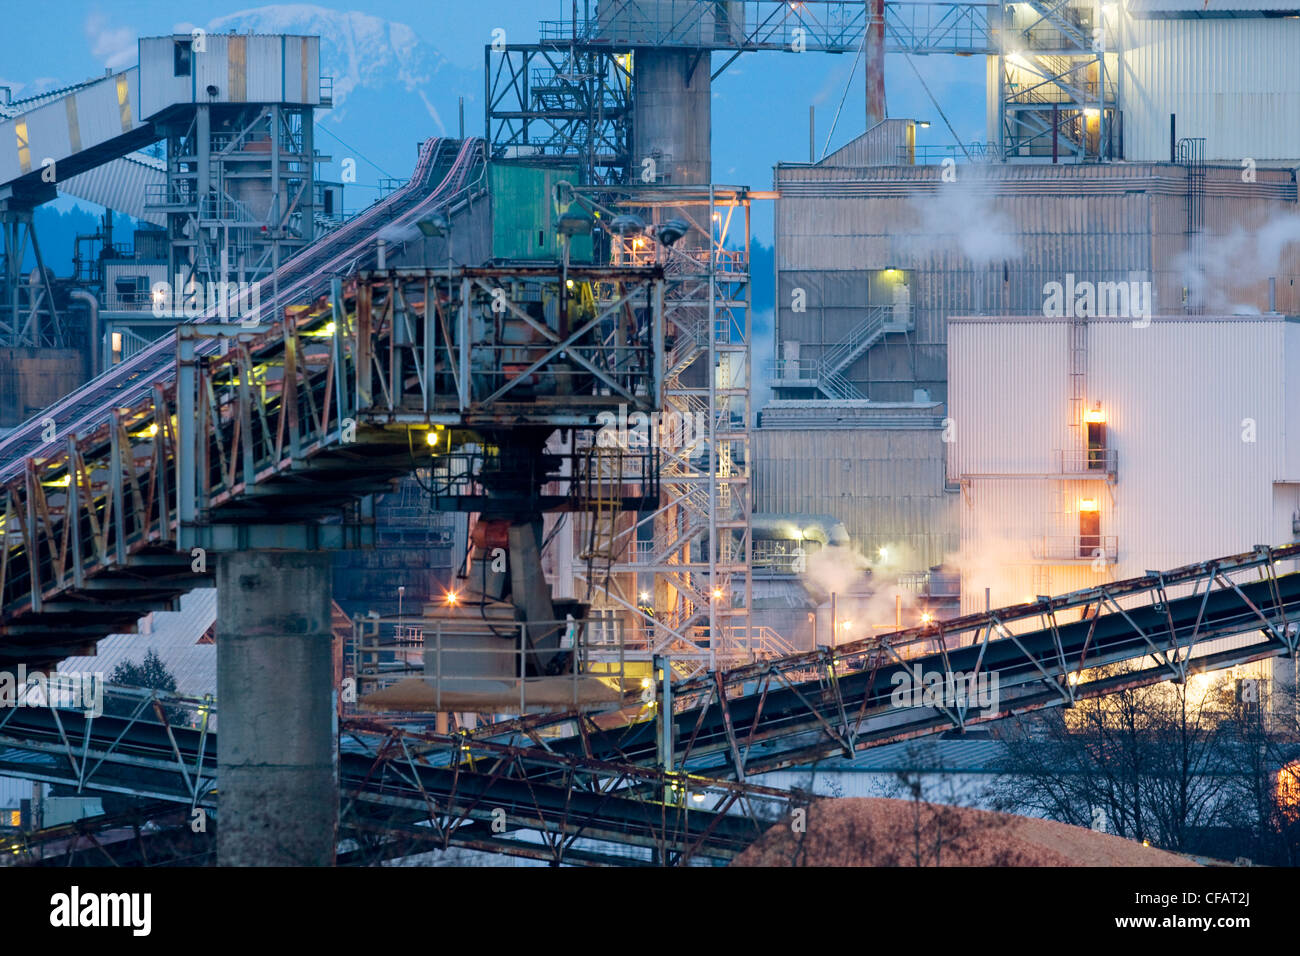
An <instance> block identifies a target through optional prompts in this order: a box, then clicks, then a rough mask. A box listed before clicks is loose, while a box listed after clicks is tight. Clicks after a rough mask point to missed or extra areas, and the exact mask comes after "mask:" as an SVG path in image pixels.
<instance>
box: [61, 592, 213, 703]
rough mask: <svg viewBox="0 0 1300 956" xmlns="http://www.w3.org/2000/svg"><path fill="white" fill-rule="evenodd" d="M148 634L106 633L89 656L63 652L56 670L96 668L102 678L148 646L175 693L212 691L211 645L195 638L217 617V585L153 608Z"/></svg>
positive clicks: (141, 655)
mask: <svg viewBox="0 0 1300 956" xmlns="http://www.w3.org/2000/svg"><path fill="white" fill-rule="evenodd" d="M151 617H152V620H151V622H150V623H149V624H148V625H147V627H148V629H149V633H144V629H143V628H142V629H141V633H139V634H110V635H109V636H108V637H106V638H104V639H103V640H101V641H100V642H99V644H98V645H97V647H96V650H97V652H98V653H97V654H96V655H95V656H94V657H69V658H68V659H67V660H65V661H63V663H61V664H59V670H60V671H69V672H71V671H82V672H86V671H89V672H94V673H102V674H104V675H105V677H107V675H109V674H111V673H112V671H113V668H115V667H116V666H117V665H118V664H121V663H124V662H128V661H129V662H133V663H136V664H138V663H140V662H141V661H142V660H144V656H145V654H147V653H148V652H149V651H150V650H151V649H152V650H156V651H157V652H158V656H159V657H160V658H162V661H163V663H164V664H165V665H166V666H167V669H168V670H169V671H171V673H172V675H173V676H175V678H176V692H177V693H178V694H182V695H185V696H189V697H202V696H203V695H204V694H215V693H216V692H217V646H216V645H215V644H200V643H198V641H199V638H201V637H202V636H203V634H204V632H205V631H207V629H208V628H209V627H211V626H212V624H213V622H215V621H216V619H217V589H216V588H196V589H195V590H193V591H190V592H189V593H187V594H184V595H182V596H181V605H180V610H178V611H159V612H156V613H154V614H153V615H152V616H151Z"/></svg>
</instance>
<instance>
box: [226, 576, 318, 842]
mask: <svg viewBox="0 0 1300 956" xmlns="http://www.w3.org/2000/svg"><path fill="white" fill-rule="evenodd" d="M330 574H331V572H330V559H329V555H328V554H324V553H319V552H298V551H246V552H231V553H225V554H221V555H219V556H218V560H217V625H216V631H217V707H218V724H217V741H218V743H217V773H218V776H217V780H218V786H219V787H220V795H219V798H218V805H217V806H218V825H217V862H218V864H220V865H221V866H330V865H332V864H333V863H334V851H335V846H336V841H337V830H338V810H339V782H338V762H337V746H336V732H335V723H334V718H335V714H334V708H333V689H334V687H333V678H332V670H333V660H332V657H331V647H330V643H331V634H330V585H331V580H330Z"/></svg>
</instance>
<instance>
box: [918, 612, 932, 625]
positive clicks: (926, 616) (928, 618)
mask: <svg viewBox="0 0 1300 956" xmlns="http://www.w3.org/2000/svg"><path fill="white" fill-rule="evenodd" d="M933 621H934V615H933V614H931V613H930V612H929V611H925V612H923V613H922V614H921V623H922V624H930V623H932V622H933Z"/></svg>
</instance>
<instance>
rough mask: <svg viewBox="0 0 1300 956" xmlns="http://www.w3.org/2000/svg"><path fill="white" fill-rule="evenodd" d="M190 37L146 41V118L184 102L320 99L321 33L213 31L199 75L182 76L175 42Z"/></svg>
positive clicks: (198, 62)
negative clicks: (213, 92) (211, 91)
mask: <svg viewBox="0 0 1300 956" xmlns="http://www.w3.org/2000/svg"><path fill="white" fill-rule="evenodd" d="M187 39H189V38H188V37H185V36H176V37H148V38H145V39H142V40H141V41H140V67H141V70H142V72H143V75H144V76H146V77H147V78H148V82H147V83H145V84H144V87H143V90H142V94H141V95H142V99H141V101H140V109H141V113H142V114H143V115H144V116H146V117H148V116H152V115H154V114H155V113H158V112H161V111H162V110H164V109H166V108H167V107H168V106H172V105H175V104H178V103H192V102H200V103H208V102H214V103H232V102H233V103H291V104H295V105H307V106H316V105H319V103H320V38H319V37H303V36H296V35H281V34H225V33H210V34H207V35H206V36H205V37H204V38H203V44H204V49H203V50H202V51H201V52H200V51H195V52H194V55H193V59H192V61H191V63H192V69H191V72H192V74H193V75H192V76H176V75H175V60H174V57H175V45H176V42H177V41H184V40H187ZM304 56H306V58H307V62H306V65H305V68H304V63H303V57H304ZM304 82H305V88H304ZM209 86H215V87H216V88H217V93H216V95H215V96H209V95H208V94H207V92H206V90H207V88H208V87H209Z"/></svg>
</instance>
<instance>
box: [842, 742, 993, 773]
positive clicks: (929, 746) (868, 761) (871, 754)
mask: <svg viewBox="0 0 1300 956" xmlns="http://www.w3.org/2000/svg"><path fill="white" fill-rule="evenodd" d="M1005 756H1006V747H1005V746H1004V745H1003V744H1002V743H1001V742H1000V741H997V740H993V739H992V738H989V737H980V736H969V737H964V738H945V737H923V738H918V739H916V740H905V741H902V742H901V743H896V744H887V745H886V746H884V747H871V748H869V749H867V750H864V751H863V752H862V753H861V754H859V755H858V756H856V757H854V758H853V759H852V760H845V761H843V762H842V763H837V764H835V765H834V766H831V765H829V764H823V765H821V767H819V769H823V770H832V769H833V770H839V771H844V772H846V773H896V772H899V771H916V770H928V771H933V772H935V773H997V772H998V765H999V762H1000V761H1001V760H1003V759H1004V758H1005Z"/></svg>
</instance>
